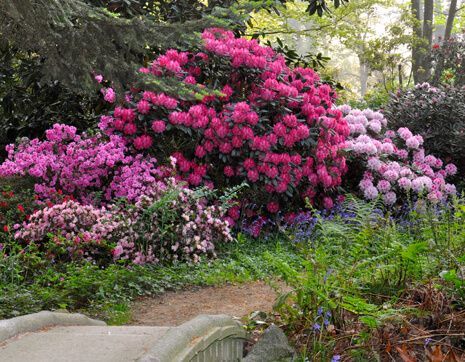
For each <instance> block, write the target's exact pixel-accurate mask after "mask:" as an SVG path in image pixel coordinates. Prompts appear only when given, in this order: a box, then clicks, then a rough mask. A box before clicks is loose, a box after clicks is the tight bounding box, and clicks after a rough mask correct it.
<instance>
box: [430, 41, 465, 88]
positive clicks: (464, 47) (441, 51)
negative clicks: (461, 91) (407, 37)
mask: <svg viewBox="0 0 465 362" xmlns="http://www.w3.org/2000/svg"><path fill="white" fill-rule="evenodd" d="M431 57H432V60H433V65H434V66H433V69H434V72H433V73H434V74H433V77H432V79H431V82H432V84H434V85H436V84H450V85H453V86H455V87H463V86H465V34H458V35H457V34H456V35H454V36H453V37H450V38H449V39H447V40H444V41H443V42H441V43H440V44H439V43H436V44H434V45H433V47H432V49H431Z"/></svg>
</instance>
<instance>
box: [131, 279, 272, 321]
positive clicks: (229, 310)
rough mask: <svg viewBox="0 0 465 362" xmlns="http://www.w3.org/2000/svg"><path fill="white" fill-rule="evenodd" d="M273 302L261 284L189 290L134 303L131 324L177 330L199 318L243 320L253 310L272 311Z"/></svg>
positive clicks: (267, 289)
mask: <svg viewBox="0 0 465 362" xmlns="http://www.w3.org/2000/svg"><path fill="white" fill-rule="evenodd" d="M275 299H276V293H275V292H274V290H273V289H272V288H271V287H269V286H268V285H267V284H265V283H264V282H261V281H257V282H251V283H245V284H238V285H231V284H229V285H224V286H220V287H202V288H200V287H199V288H190V289H187V290H183V291H177V292H167V293H165V294H163V295H161V296H159V297H155V298H143V299H140V300H138V301H136V302H135V303H134V304H133V308H132V310H133V317H132V321H131V322H130V324H133V325H151V326H177V325H179V324H181V323H184V322H186V321H188V320H190V319H192V318H194V317H196V316H197V315H199V314H228V315H231V316H234V317H244V316H246V315H248V314H250V313H251V312H254V311H256V310H260V311H271V310H272V307H273V304H274V301H275Z"/></svg>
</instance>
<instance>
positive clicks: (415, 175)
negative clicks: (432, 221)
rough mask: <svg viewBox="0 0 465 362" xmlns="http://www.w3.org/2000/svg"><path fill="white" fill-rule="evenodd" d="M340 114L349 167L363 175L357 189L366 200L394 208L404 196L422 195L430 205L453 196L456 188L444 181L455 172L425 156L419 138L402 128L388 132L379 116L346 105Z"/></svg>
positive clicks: (453, 167)
mask: <svg viewBox="0 0 465 362" xmlns="http://www.w3.org/2000/svg"><path fill="white" fill-rule="evenodd" d="M339 110H341V111H342V112H343V113H344V115H345V119H346V121H347V122H348V124H349V128H350V138H349V140H348V141H347V144H346V147H347V150H348V153H349V155H350V158H351V161H352V166H354V167H355V168H357V166H358V167H359V168H357V169H359V170H362V172H363V175H362V179H361V181H360V183H359V187H360V190H361V192H362V193H363V195H364V197H365V198H366V199H369V200H372V199H375V198H377V197H378V195H380V196H381V197H382V198H383V200H384V202H385V203H386V204H387V205H393V204H394V203H395V202H396V201H397V200H398V199H399V198H400V196H401V195H402V196H405V195H406V194H410V195H422V194H423V195H426V196H427V198H428V199H429V200H430V201H432V202H438V201H441V200H444V199H446V198H447V197H448V196H449V195H451V194H455V192H456V190H455V186H454V185H452V184H449V183H447V182H446V178H447V177H448V176H453V175H454V174H455V173H456V172H457V168H456V167H455V165H453V164H447V165H444V163H443V161H441V160H440V159H439V158H437V157H435V156H432V155H427V154H426V153H425V150H424V148H423V138H422V137H421V136H419V135H414V134H413V133H412V132H411V131H410V130H409V129H408V128H405V127H401V128H399V129H397V130H396V131H394V130H389V129H388V128H387V126H388V122H387V120H386V119H385V118H384V116H383V115H382V114H381V113H380V112H374V111H372V110H370V109H365V110H363V111H361V110H358V109H351V108H350V107H349V106H347V105H344V106H340V107H339ZM356 163H358V165H356ZM360 167H361V168H360Z"/></svg>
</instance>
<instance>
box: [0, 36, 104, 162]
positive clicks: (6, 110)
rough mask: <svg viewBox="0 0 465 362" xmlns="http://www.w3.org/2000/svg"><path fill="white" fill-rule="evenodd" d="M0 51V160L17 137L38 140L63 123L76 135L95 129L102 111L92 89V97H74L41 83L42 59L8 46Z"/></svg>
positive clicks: (54, 83) (56, 84) (58, 87)
mask: <svg viewBox="0 0 465 362" xmlns="http://www.w3.org/2000/svg"><path fill="white" fill-rule="evenodd" d="M4 45H5V46H4V47H2V48H1V49H0V159H1V158H2V157H3V156H5V153H4V146H5V145H6V144H9V143H13V142H14V141H15V140H16V138H18V137H29V138H34V137H41V136H42V135H43V133H44V131H45V130H46V129H48V128H50V127H51V126H52V125H53V124H54V123H67V124H70V125H73V126H75V127H77V128H78V129H79V130H80V131H84V130H86V129H88V128H92V127H94V126H96V120H97V115H98V114H99V113H101V112H104V111H105V110H106V108H105V106H107V105H106V104H105V102H103V100H102V99H101V96H100V95H99V93H98V91H97V87H95V89H94V92H93V94H78V93H76V92H73V91H71V90H70V89H69V88H66V87H64V86H63V84H62V83H60V82H59V81H47V82H41V78H42V72H41V71H42V59H41V58H40V57H39V56H38V55H37V54H34V53H31V52H24V51H19V50H18V49H15V48H14V47H12V46H11V45H9V44H4Z"/></svg>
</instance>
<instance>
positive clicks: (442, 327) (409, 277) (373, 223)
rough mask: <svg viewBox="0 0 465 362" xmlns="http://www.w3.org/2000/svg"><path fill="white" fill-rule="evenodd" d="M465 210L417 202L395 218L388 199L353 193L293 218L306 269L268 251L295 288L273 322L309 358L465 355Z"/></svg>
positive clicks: (290, 230) (293, 235)
mask: <svg viewBox="0 0 465 362" xmlns="http://www.w3.org/2000/svg"><path fill="white" fill-rule="evenodd" d="M464 210H465V205H464V201H463V199H458V200H455V202H454V204H453V205H440V206H438V205H435V206H433V205H431V204H428V202H427V201H426V200H418V202H417V203H416V204H412V205H411V208H410V210H409V211H408V212H405V213H404V214H403V216H402V217H399V218H393V217H392V214H391V213H389V212H386V210H385V209H384V208H383V206H382V203H381V202H380V201H379V200H378V201H373V202H369V203H367V202H365V201H361V200H357V199H353V198H348V200H347V201H346V202H345V204H344V205H342V206H341V209H340V210H339V211H333V212H332V213H331V214H326V215H325V214H324V213H323V214H320V213H315V214H313V215H308V217H307V218H302V219H301V220H300V222H299V223H298V224H297V225H293V224H291V225H289V226H288V227H287V229H286V234H287V236H288V238H289V239H290V240H292V241H293V242H294V243H295V244H296V247H297V248H298V249H299V250H300V252H301V255H302V256H304V257H305V261H304V262H303V263H302V266H303V268H304V270H303V271H302V269H301V268H300V267H299V268H295V267H292V266H290V265H289V264H288V263H287V262H286V261H285V260H282V259H281V258H280V257H279V256H273V255H272V254H270V255H269V263H270V264H271V265H273V266H274V267H275V268H277V269H278V270H279V272H280V273H282V276H283V279H284V280H285V281H286V282H287V283H288V285H290V286H292V288H293V289H292V290H291V291H290V292H286V293H283V294H281V296H280V297H279V298H278V300H277V304H276V311H277V313H278V314H277V315H275V316H274V317H271V318H270V319H269V320H268V321H269V322H270V321H273V322H275V323H279V324H280V325H282V326H283V327H284V328H286V330H287V332H288V333H289V335H290V336H291V338H292V339H293V340H294V341H295V343H296V344H297V345H298V346H299V347H300V351H301V353H302V359H304V360H312V361H329V360H331V359H333V360H337V361H339V360H370V361H371V360H388V359H391V358H392V359H395V360H402V361H410V360H412V361H413V360H432V361H436V360H448V361H460V360H462V358H463V356H464V350H463V344H462V343H463V342H462V341H463V336H464V333H463V323H464V320H463V307H464V304H463V303H464V299H463V296H464V294H463V286H464V284H463V277H462V275H463V255H464V251H465V250H464V248H465V246H464V243H463V240H464V239H463V238H464V230H463V226H462V223H463V217H464ZM438 358H442V359H438Z"/></svg>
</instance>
